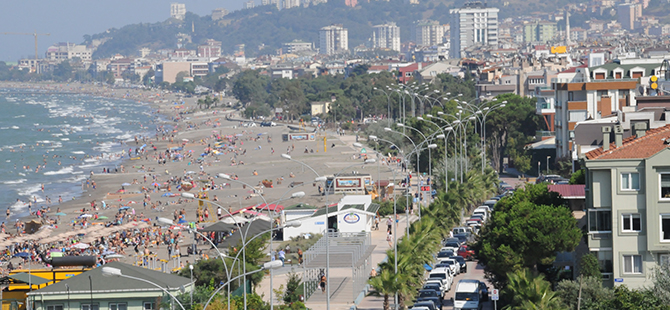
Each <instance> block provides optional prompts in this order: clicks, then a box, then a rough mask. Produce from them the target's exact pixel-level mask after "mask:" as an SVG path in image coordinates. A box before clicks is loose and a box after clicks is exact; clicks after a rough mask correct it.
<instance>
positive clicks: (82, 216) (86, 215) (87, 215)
mask: <svg viewBox="0 0 670 310" xmlns="http://www.w3.org/2000/svg"><path fill="white" fill-rule="evenodd" d="M79 217H81V218H84V217H93V215H90V214H82V215H80V216H79Z"/></svg>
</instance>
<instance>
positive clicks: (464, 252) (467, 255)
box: [458, 245, 475, 260]
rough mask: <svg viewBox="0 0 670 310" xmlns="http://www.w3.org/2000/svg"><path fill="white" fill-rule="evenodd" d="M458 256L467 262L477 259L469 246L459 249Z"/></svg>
mask: <svg viewBox="0 0 670 310" xmlns="http://www.w3.org/2000/svg"><path fill="white" fill-rule="evenodd" d="M458 256H460V257H463V258H464V259H467V260H473V259H474V258H475V257H474V256H475V251H474V250H470V249H469V248H468V246H467V245H462V246H461V247H460V248H458Z"/></svg>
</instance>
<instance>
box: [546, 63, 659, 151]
mask: <svg viewBox="0 0 670 310" xmlns="http://www.w3.org/2000/svg"><path fill="white" fill-rule="evenodd" d="M660 66H661V63H660V61H659V60H657V59H621V60H616V62H612V63H607V64H603V65H599V66H592V67H586V66H581V67H575V68H571V69H568V70H566V71H563V72H561V73H559V74H558V75H557V78H556V79H553V80H552V84H551V85H552V89H553V90H554V98H555V105H556V106H555V108H556V109H555V110H556V114H555V118H554V119H555V129H556V156H557V158H561V157H571V158H572V160H577V155H578V153H577V152H575V151H576V150H575V148H574V146H573V140H574V129H575V126H576V124H577V122H582V121H585V120H599V119H602V118H604V117H607V116H610V115H612V114H613V112H615V111H621V110H623V109H624V108H626V107H633V109H634V107H635V106H636V105H637V102H636V99H635V96H636V94H637V93H636V89H637V87H638V86H639V85H640V84H642V85H645V84H648V81H649V77H650V76H652V75H658V74H659V69H660Z"/></svg>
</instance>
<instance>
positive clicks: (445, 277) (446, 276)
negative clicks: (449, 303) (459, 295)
mask: <svg viewBox="0 0 670 310" xmlns="http://www.w3.org/2000/svg"><path fill="white" fill-rule="evenodd" d="M431 280H439V281H440V282H441V283H442V284H443V285H444V286H446V290H447V291H449V290H450V289H451V283H453V282H454V274H453V273H452V272H451V269H449V268H435V269H433V270H432V271H431V272H430V273H429V274H428V280H427V281H431Z"/></svg>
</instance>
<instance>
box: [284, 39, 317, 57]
mask: <svg viewBox="0 0 670 310" xmlns="http://www.w3.org/2000/svg"><path fill="white" fill-rule="evenodd" d="M311 51H312V43H309V42H303V41H300V40H293V41H291V42H288V43H284V45H283V46H282V52H283V53H284V54H295V53H300V52H311Z"/></svg>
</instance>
